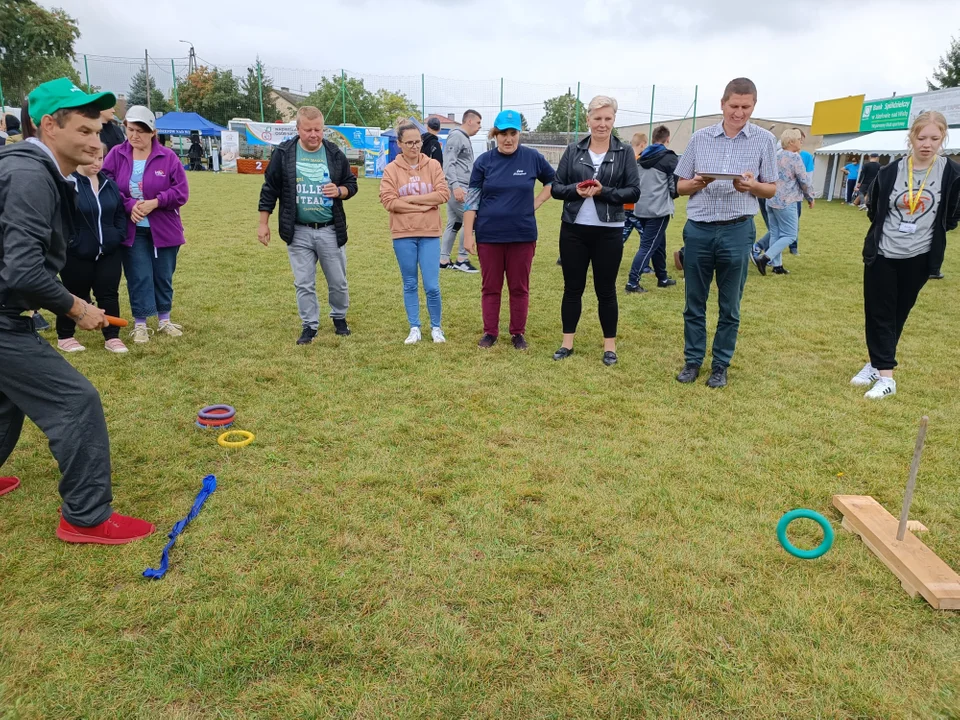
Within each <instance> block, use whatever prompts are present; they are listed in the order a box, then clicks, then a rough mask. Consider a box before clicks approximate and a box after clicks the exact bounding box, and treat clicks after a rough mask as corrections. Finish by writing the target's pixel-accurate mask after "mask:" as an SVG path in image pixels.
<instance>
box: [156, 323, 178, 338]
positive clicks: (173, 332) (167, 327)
mask: <svg viewBox="0 0 960 720" xmlns="http://www.w3.org/2000/svg"><path fill="white" fill-rule="evenodd" d="M157 332H158V333H163V334H164V335H169V336H170V337H180V336H181V335H183V325H177V324H176V323H172V322H170V321H169V320H161V321H160V325H159V326H158V327H157Z"/></svg>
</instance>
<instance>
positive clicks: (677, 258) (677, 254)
mask: <svg viewBox="0 0 960 720" xmlns="http://www.w3.org/2000/svg"><path fill="white" fill-rule="evenodd" d="M673 264H674V265H676V266H677V270H683V252H682V251H680V250H675V251H674V253H673Z"/></svg>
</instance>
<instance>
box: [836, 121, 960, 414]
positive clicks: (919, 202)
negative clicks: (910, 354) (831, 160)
mask: <svg viewBox="0 0 960 720" xmlns="http://www.w3.org/2000/svg"><path fill="white" fill-rule="evenodd" d="M946 137H947V121H946V119H945V118H944V117H943V115H941V114H940V113H938V112H935V111H928V112H925V113H921V114H920V115H919V116H917V119H916V120H914V121H913V125H912V126H911V127H910V134H909V139H910V154H909V155H907V156H906V157H902V158H899V159H897V160H895V161H894V162H892V163H890V164H889V165H887V166H886V167H884V168H883V169H882V170H880V174H879V175H878V176H877V179H876V181H875V182H874V184H873V187H872V188H871V190H870V194H869V196H868V202H867V216H868V217H869V218H870V230H868V231H867V237H866V239H865V241H864V244H863V262H864V268H863V309H864V315H865V318H866V336H867V352H868V353H869V355H870V362H868V363H867V364H866V365H864V366H863V369H862V370H861V371H860V372H858V373H857V374H856V375H854V377H853V379H852V380H851V381H850V382H851V384H853V385H857V386H860V387H868V386H870V385H873V387H872V388H871V389H870V390H868V391H867V393H866V395H864V397H866V398H868V399H870V400H879V399H880V398H884V397H887V396H889V395H893V394H894V393H896V392H897V383H896V382H895V381H894V379H893V369H894V368H895V367H896V366H897V358H896V354H897V343H898V342H899V341H900V334H901V333H902V332H903V326H904V324H905V323H906V321H907V316H908V315H909V314H910V310H912V309H913V305H914V303H916V301H917V296H918V295H919V294H920V290H921V289H922V288H923V286H924V285H925V284H926V282H927V280H928V279H929V277H930V275H931V273H932V272H933V271H934V270H935V269H936V268H939V267H940V264H941V263H942V262H943V254H944V249H945V248H946V245H947V233H948V232H949V231H950V230H953V229H954V228H956V227H957V223H958V222H960V164H958V163H956V162H954V161H953V160H950V159H948V158H946V157H944V156H942V155H940V154H939V153H940V148H941V147H942V146H943V143H944V140H946Z"/></svg>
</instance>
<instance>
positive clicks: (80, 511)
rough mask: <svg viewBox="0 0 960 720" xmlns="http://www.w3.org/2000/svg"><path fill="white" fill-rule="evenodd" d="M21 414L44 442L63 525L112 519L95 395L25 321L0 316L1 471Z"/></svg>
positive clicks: (105, 441) (105, 445)
mask: <svg viewBox="0 0 960 720" xmlns="http://www.w3.org/2000/svg"><path fill="white" fill-rule="evenodd" d="M24 416H26V417H28V418H30V419H31V420H32V421H33V422H34V423H36V425H37V427H39V428H40V430H42V431H43V433H44V434H45V435H46V436H47V439H48V440H49V441H50V452H52V453H53V456H54V458H56V460H57V464H58V465H59V466H60V472H61V474H62V477H61V479H60V497H61V498H62V499H63V504H62V505H61V512H62V513H63V517H64V518H65V519H66V521H67V522H69V523H72V524H74V525H78V526H81V527H91V526H93V525H99V524H100V523H102V522H103V521H104V520H106V519H107V518H108V517H110V515H111V514H112V513H113V510H112V508H111V507H110V502H111V501H112V500H113V494H112V492H111V489H110V438H109V437H108V436H107V423H106V420H105V419H104V417H103V406H102V405H101V404H100V394H99V393H98V392H97V390H96V388H95V387H93V385H91V384H90V381H89V380H87V379H86V378H85V377H84V376H83V375H81V374H80V373H79V372H78V371H77V370H76V369H75V368H74V367H73V366H72V365H71V364H70V363H68V362H67V361H66V360H65V359H64V358H63V357H62V356H61V355H60V353H58V352H57V351H56V350H54V349H53V348H52V347H51V346H50V344H49V343H48V342H47V341H46V340H44V339H42V338H41V337H40V336H39V335H38V334H37V333H36V332H35V331H34V330H33V322H32V320H31V319H30V318H28V317H10V316H0V467H2V466H3V464H4V463H5V462H6V461H7V458H8V457H9V456H10V453H11V452H13V448H14V447H15V446H16V444H17V440H19V439H20V431H21V430H22V429H23V418H24Z"/></svg>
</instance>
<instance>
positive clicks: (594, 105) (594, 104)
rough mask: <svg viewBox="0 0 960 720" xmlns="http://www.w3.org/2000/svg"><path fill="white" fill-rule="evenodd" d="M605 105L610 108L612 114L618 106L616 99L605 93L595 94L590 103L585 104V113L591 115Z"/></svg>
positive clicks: (615, 112)
mask: <svg viewBox="0 0 960 720" xmlns="http://www.w3.org/2000/svg"><path fill="white" fill-rule="evenodd" d="M605 107H608V108H611V109H612V110H613V114H614V115H616V114H617V110H618V108H619V106H618V105H617V101H616V100H615V99H614V98H612V97H609V96H607V95H597V96H596V97H595V98H593V100H591V101H590V104H589V105H587V115H591V114H592V113H594V112H596V111H597V110H600V109H601V108H605Z"/></svg>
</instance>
